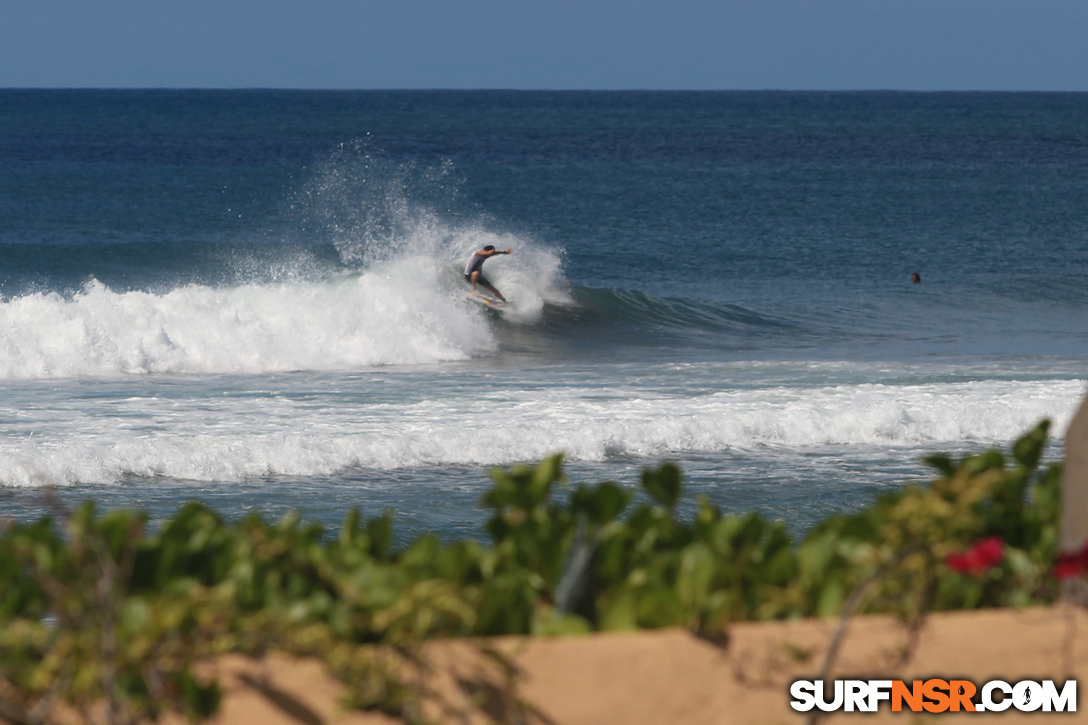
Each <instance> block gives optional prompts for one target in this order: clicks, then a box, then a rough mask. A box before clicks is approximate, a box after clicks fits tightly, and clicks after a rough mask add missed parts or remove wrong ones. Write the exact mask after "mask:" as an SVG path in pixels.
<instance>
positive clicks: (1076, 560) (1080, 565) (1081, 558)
mask: <svg viewBox="0 0 1088 725" xmlns="http://www.w3.org/2000/svg"><path fill="white" fill-rule="evenodd" d="M1086 571H1088V542H1085V543H1084V547H1083V548H1082V549H1081V550H1080V551H1063V552H1062V553H1060V554H1058V558H1057V559H1055V560H1054V576H1055V577H1057V578H1058V579H1068V578H1069V577H1073V576H1080V575H1081V574H1083V573H1084V572H1086Z"/></svg>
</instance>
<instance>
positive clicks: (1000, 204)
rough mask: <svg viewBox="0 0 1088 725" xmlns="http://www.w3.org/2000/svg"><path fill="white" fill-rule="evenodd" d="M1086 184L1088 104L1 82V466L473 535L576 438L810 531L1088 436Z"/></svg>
mask: <svg viewBox="0 0 1088 725" xmlns="http://www.w3.org/2000/svg"><path fill="white" fill-rule="evenodd" d="M1086 172H1088V94H1040V93H1032V94H989V93H969V94H958V93H932V94H931V93H921V94H919V93H770V92H768V93H739V92H738V93H732V92H727V93H687V92H684V93H671V92H645V93H643V92H615V93H612V92H608V93H598V92H532V93H522V92H498V91H481V92H458V91H438V92H424V91H412V92H393V91H391V92H298V91H290V92H287V91H284V92H277V91H45V90H42V91H35V90H27V91H19V90H0V486H4V487H6V488H5V489H2V490H6V491H7V494H6V495H7V497H8V498H7V500H8V501H9V504H8V505H9V506H10V507H11V509H12V511H14V512H15V513H16V515H31V514H33V513H35V512H38V511H40V503H39V501H38V498H39V497H38V496H37V494H36V493H35V492H37V491H39V490H40V489H41V487H42V486H43V485H49V484H52V485H56V486H60V487H62V490H63V491H65V495H67V496H70V497H72V498H79V497H87V496H90V497H95V498H99V499H100V500H102V501H104V502H109V503H110V504H111V505H112V504H117V505H141V506H148V507H150V508H152V510H153V511H155V512H157V513H160V514H161V513H162V512H165V511H167V510H169V509H171V508H173V507H174V506H176V505H177V504H178V503H180V502H181V501H183V500H185V499H186V498H187V497H191V496H198V497H204V498H207V499H208V500H213V501H215V502H216V505H217V506H219V507H220V508H221V509H222V510H223V511H224V512H225V513H227V514H228V515H235V514H238V513H240V512H241V511H244V510H246V509H248V508H251V507H254V506H259V507H261V508H264V509H267V510H269V511H271V512H278V511H282V510H284V509H286V508H291V507H297V508H301V509H302V510H303V511H304V512H305V513H306V514H307V515H309V516H313V517H316V518H318V519H320V520H324V521H329V522H332V521H336V520H339V518H340V516H341V515H342V513H343V509H344V508H346V507H347V506H349V505H353V504H355V503H360V504H362V505H364V506H367V507H369V508H374V507H383V506H392V507H393V508H395V509H396V510H397V512H398V515H399V516H400V517H401V518H402V519H403V520H404V521H405V522H406V525H407V526H409V527H416V528H417V529H434V530H438V531H440V532H444V533H452V532H460V531H463V530H467V529H470V528H471V526H472V525H474V524H475V523H476V522H478V518H479V516H478V512H476V511H475V509H474V506H473V502H474V500H475V497H476V496H477V495H478V492H479V490H480V487H481V486H482V485H484V482H485V480H486V470H487V468H488V467H489V466H491V465H498V464H503V463H507V462H512V461H517V460H534V459H536V458H539V457H541V456H543V455H546V454H548V453H549V452H553V451H564V452H566V454H567V456H568V459H569V460H570V461H571V466H572V471H574V472H575V473H577V475H578V476H580V477H583V478H588V479H593V478H601V477H615V478H618V479H620V480H621V481H622V482H625V483H632V482H633V481H634V480H635V477H636V476H637V471H638V469H639V468H641V467H642V466H645V465H652V464H653V463H655V462H656V461H658V460H660V459H662V458H672V459H676V460H679V461H680V462H681V463H682V464H683V465H684V466H685V467H686V468H687V470H688V471H689V474H690V484H691V487H692V488H693V490H696V491H699V492H703V493H706V494H707V495H709V496H711V498H712V499H714V500H715V502H717V503H719V504H721V505H723V506H725V507H726V508H729V509H733V510H747V509H751V508H760V509H762V510H765V511H766V512H768V513H769V514H771V515H775V516H781V517H783V518H786V519H787V520H788V521H790V522H791V525H795V526H799V527H803V526H804V525H807V524H808V523H810V522H811V521H813V520H815V519H816V518H818V517H820V516H822V515H826V514H827V513H828V512H831V511H837V510H845V509H849V508H852V507H856V506H858V505H862V504H863V503H864V502H865V501H867V500H871V497H872V496H873V495H874V494H875V493H876V492H878V491H879V490H881V489H882V488H883V487H886V486H893V485H898V484H899V483H900V482H901V481H903V480H904V479H907V478H911V477H919V476H924V475H925V471H924V469H923V468H922V467H921V466H920V465H919V464H918V463H917V460H918V457H919V456H921V455H923V454H925V453H927V452H932V451H934V450H954V451H966V450H971V449H973V448H976V447H979V446H984V445H994V444H1005V443H1007V442H1008V441H1009V440H1010V439H1011V438H1012V437H1014V436H1015V435H1016V434H1017V433H1019V432H1021V431H1022V430H1024V429H1025V428H1026V427H1028V426H1030V425H1031V424H1033V423H1034V422H1035V421H1036V420H1037V419H1038V418H1040V417H1043V416H1050V417H1053V418H1055V420H1056V422H1057V424H1058V425H1057V426H1056V432H1057V434H1058V435H1059V436H1060V433H1061V430H1062V425H1063V424H1064V421H1065V420H1067V418H1068V415H1069V414H1070V412H1071V410H1072V409H1073V407H1074V406H1075V404H1076V402H1077V400H1078V398H1079V396H1080V395H1081V393H1082V392H1083V389H1084V379H1085V373H1084V364H1085V360H1086V353H1088V330H1086V324H1085V320H1086V319H1088V314H1086V311H1088V286H1086V285H1085V283H1084V281H1085V279H1086V273H1088V216H1086V214H1085V209H1088V203H1086V202H1088V173H1086ZM487 243H493V244H495V245H496V246H498V247H499V248H505V247H507V246H510V247H513V248H514V249H515V253H514V254H512V255H510V256H509V257H502V258H497V259H496V260H493V261H489V262H488V267H487V269H488V274H489V276H491V277H492V279H493V280H494V281H495V282H496V284H498V286H499V287H500V288H502V289H503V290H504V292H505V294H507V296H509V297H511V298H512V299H514V300H515V302H516V306H515V309H514V310H512V311H510V312H508V313H507V314H504V315H496V314H494V313H490V312H487V311H485V310H483V309H482V308H479V307H478V306H476V305H472V304H471V303H469V302H467V301H466V300H465V298H464V292H465V287H464V283H463V282H462V281H461V279H460V275H459V270H460V267H462V266H463V264H464V259H465V257H467V255H468V254H469V253H470V252H471V251H472V250H473V249H477V248H479V247H480V246H482V245H483V244H487ZM912 272H918V273H919V274H920V275H921V277H922V280H923V281H922V283H921V284H912V283H911V282H910V274H911V273H912ZM3 501H4V499H3V498H2V497H0V505H2V504H3ZM436 502H438V504H437V508H436V507H435V506H436Z"/></svg>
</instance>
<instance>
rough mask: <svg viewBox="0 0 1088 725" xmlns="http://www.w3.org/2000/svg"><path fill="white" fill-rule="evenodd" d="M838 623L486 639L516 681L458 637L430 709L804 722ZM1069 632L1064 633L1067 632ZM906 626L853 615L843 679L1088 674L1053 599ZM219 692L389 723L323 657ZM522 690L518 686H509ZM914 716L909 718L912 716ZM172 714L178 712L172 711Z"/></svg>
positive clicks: (228, 706) (588, 720)
mask: <svg viewBox="0 0 1088 725" xmlns="http://www.w3.org/2000/svg"><path fill="white" fill-rule="evenodd" d="M836 624H837V622H836V621H835V620H797V621H784V622H770V623H742V624H736V625H733V626H732V627H730V628H729V632H728V637H727V638H726V639H723V640H722V641H718V642H711V641H707V640H703V639H700V638H697V637H695V636H694V635H692V634H691V633H690V632H688V631H687V630H682V629H667V630H658V631H645V632H638V633H615V634H612V633H606V634H594V635H588V636H578V637H563V638H523V637H507V638H500V639H497V640H494V641H492V643H491V644H492V645H493V646H494V647H495V648H496V649H497V650H498V651H501V652H503V653H504V654H505V655H506V656H507V657H508V658H509V660H508V661H509V662H511V663H512V664H513V665H514V666H515V669H516V672H515V673H513V676H514V679H515V680H516V682H517V684H516V688H515V689H514V690H512V689H511V688H510V687H509V686H508V684H507V683H509V682H510V680H509V679H507V678H506V677H505V676H504V675H503V674H502V672H501V668H500V667H498V666H497V665H496V664H495V662H494V661H493V660H492V659H490V658H487V657H482V656H481V655H480V653H479V649H477V648H476V647H474V646H473V645H472V644H470V643H469V642H466V641H450V642H438V643H432V644H431V645H429V648H428V650H427V654H426V656H427V659H428V661H429V662H430V664H431V667H432V675H431V677H429V678H428V679H427V683H426V688H427V689H428V691H429V692H430V693H431V694H430V695H429V696H428V697H427V700H426V705H425V709H424V713H423V714H424V717H425V718H427V719H428V720H429V721H432V722H439V723H493V722H512V723H513V722H524V723H537V724H540V725H544V724H547V723H555V724H557V725H558V724H562V725H581V724H583V723H584V724H585V725H591V724H598V723H624V724H626V725H657V724H659V723H690V724H692V725H703V724H705V725H711V724H720V725H747V724H749V723H750V724H752V725H757V724H758V725H774V724H775V723H782V724H783V725H786V724H789V723H802V722H805V718H806V717H807V716H806V715H803V714H801V713H796V712H794V711H793V710H791V709H790V706H789V700H790V699H791V698H790V696H789V686H790V683H792V682H793V681H794V680H796V679H814V678H815V677H816V674H817V673H818V672H819V670H820V667H821V665H822V664H823V658H824V654H825V652H826V648H827V646H828V643H829V641H830V639H831V637H832V634H833V632H834V630H835V626H836ZM1070 635H1071V636H1072V639H1070ZM910 643H911V635H910V633H909V632H908V631H907V630H906V629H905V628H904V627H903V626H902V625H901V624H899V623H897V622H896V621H895V620H893V619H892V618H890V617H885V616H866V617H858V618H856V619H855V620H854V621H853V622H852V623H851V625H850V630H849V634H848V636H847V639H846V641H845V644H844V646H843V648H842V650H841V652H840V656H839V658H838V665H837V666H836V668H835V675H836V676H837V677H859V678H863V679H872V678H887V679H902V680H911V679H915V678H920V679H926V678H930V677H939V678H943V679H951V678H958V679H968V680H971V681H972V682H974V683H976V684H978V685H980V686H981V684H982V683H984V682H986V681H988V680H991V679H1002V680H1005V681H1008V682H1013V683H1015V682H1016V681H1018V680H1022V679H1034V680H1041V679H1054V680H1056V681H1058V682H1059V683H1060V682H1064V681H1065V680H1067V679H1069V678H1071V677H1072V678H1077V679H1083V678H1084V677H1086V676H1088V613H1086V612H1085V611H1084V610H1080V609H1066V608H1063V607H1061V606H1055V607H1050V608H1033V609H1025V610H1020V611H1016V610H982V611H974V612H950V613H938V614H934V615H932V616H931V617H930V618H929V620H928V621H927V623H926V625H925V626H924V628H923V629H922V630H921V631H920V632H919V633H918V635H917V640H916V642H915V643H914V648H913V652H912V653H910V654H909V656H907V658H906V660H905V661H904V653H905V652H906V650H908V649H909V648H910ZM216 669H217V670H218V673H219V677H220V681H221V683H222V684H223V687H224V699H223V702H222V706H221V708H220V711H219V713H218V714H217V716H216V717H215V718H214V719H213V720H212V721H211V722H212V723H216V724H222V725H227V724H230V725H279V724H281V723H282V724H283V725H295V724H296V723H307V724H309V725H312V724H315V723H330V724H331V723H342V724H345V725H346V724H348V723H360V724H362V723H391V722H396V721H395V720H393V719H392V718H389V717H387V716H384V715H382V714H380V713H360V712H345V711H344V710H343V709H342V708H341V707H339V705H338V701H339V698H340V697H341V695H342V689H341V687H340V686H339V684H338V683H337V682H336V681H335V680H334V679H332V678H331V677H329V676H328V675H327V673H326V671H325V669H324V668H323V667H322V665H321V664H320V663H318V662H316V661H313V660H299V659H295V658H291V657H287V656H283V655H273V656H270V657H269V658H267V659H266V660H265V661H263V662H260V663H257V662H254V661H252V660H248V659H245V658H242V657H238V656H229V657H225V658H223V659H222V660H220V661H219V662H218V663H217V664H216ZM512 692H516V695H512V694H511V693H512ZM1081 710H1082V712H1079V713H1075V714H1072V713H1066V714H1056V713H1044V712H1035V713H1030V714H1029V713H1020V712H1016V711H1014V710H1012V711H1009V712H1005V713H999V714H994V713H950V712H946V713H942V714H939V715H933V714H927V715H926V716H924V717H923V716H918V715H914V714H912V713H906V712H904V713H898V714H896V713H892V712H890V711H889V709H888V705H887V704H886V703H885V704H884V705H883V706H882V709H881V710H880V711H879V712H877V713H874V714H869V713H851V714H846V713H837V714H836V715H834V716H831V717H828V718H827V719H825V720H823V721H822V722H828V723H836V722H842V723H846V722H857V721H865V722H874V723H883V722H904V723H905V722H937V721H945V720H948V719H951V720H954V721H959V719H968V721H969V722H973V723H980V724H981V723H988V722H1002V723H1008V722H1041V723H1042V722H1068V723H1072V722H1088V716H1085V715H1084V714H1083V708H1082V709H1081ZM912 718H913V719H912ZM166 722H169V723H175V722H177V723H180V722H182V720H181V719H168V720H166Z"/></svg>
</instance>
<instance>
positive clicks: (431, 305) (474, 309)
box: [0, 231, 562, 380]
mask: <svg viewBox="0 0 1088 725" xmlns="http://www.w3.org/2000/svg"><path fill="white" fill-rule="evenodd" d="M444 239H445V242H444V245H445V248H444V249H426V248H418V247H425V246H426V241H427V240H423V241H422V242H420V243H419V244H418V245H417V248H406V249H404V250H402V251H401V252H400V253H399V254H398V255H397V256H394V257H393V258H392V259H388V260H385V261H383V262H381V263H379V264H375V265H373V266H371V267H369V268H367V269H365V270H363V271H362V272H360V273H357V274H354V275H348V276H343V277H340V278H334V279H325V280H299V281H293V282H289V283H281V284H269V283H260V284H244V285H238V286H234V287H227V288H212V287H205V286H201V285H196V284H192V285H188V286H186V287H181V288H178V289H174V290H171V291H168V292H165V293H161V294H158V293H152V292H142V291H134V292H115V291H113V290H110V289H108V288H107V287H105V286H104V285H102V284H101V283H99V282H97V281H91V282H89V283H88V284H87V285H86V286H85V288H84V289H83V290H82V291H80V292H78V293H77V294H74V295H71V296H63V295H60V294H57V293H34V294H28V295H24V296H21V297H16V298H13V299H7V300H0V380H18V379H23V380H25V379H37V378H61V377H102V376H122V375H142V374H147V373H265V372H273V371H287V370H345V369H353V368H359V367H363V366H370V365H407V364H422V363H436V362H445V361H455V360H465V359H468V358H471V357H474V356H477V355H480V354H484V353H487V352H490V351H493V350H494V349H495V348H496V341H495V338H494V336H493V334H492V332H491V330H490V328H489V323H488V321H487V317H486V315H485V314H484V313H483V311H482V310H481V309H480V308H479V307H478V306H476V305H472V304H466V299H465V293H466V292H467V289H468V288H467V286H466V285H465V283H464V281H463V279H461V277H460V274H459V273H458V271H457V265H458V264H461V265H463V260H459V259H457V258H456V257H454V256H453V253H454V252H460V253H462V254H463V256H465V257H467V256H468V254H469V253H470V252H471V251H472V250H473V249H476V248H479V246H482V245H483V244H485V243H497V244H498V243H505V246H512V245H513V244H514V243H515V242H520V240H511V239H509V238H503V237H500V236H498V235H494V234H487V233H484V232H474V231H466V232H461V233H459V234H446V235H445V236H444ZM478 245H479V246H478ZM519 246H521V247H522V249H521V250H520V254H518V255H511V256H510V257H502V258H500V259H502V260H503V262H502V263H498V262H494V261H493V262H492V263H491V265H492V266H493V267H494V271H492V270H491V269H489V270H488V272H489V274H491V275H492V279H493V280H495V282H496V284H501V285H502V286H503V287H505V288H506V289H507V292H508V294H509V295H510V296H512V297H514V298H516V300H517V305H516V306H515V308H514V309H513V310H511V312H510V313H509V314H508V318H509V319H510V320H511V321H520V322H526V323H531V322H533V321H534V320H536V319H537V318H539V316H540V314H541V309H542V307H543V304H544V300H545V299H549V298H552V299H555V298H556V297H557V295H561V294H562V293H561V292H559V291H557V290H558V289H559V288H558V282H557V280H560V279H561V276H560V272H559V263H558V257H557V256H556V255H555V254H554V253H551V252H549V251H548V250H545V249H539V248H536V249H534V248H533V247H532V246H526V245H525V243H524V242H522V243H521V244H520V245H519ZM507 260H509V261H507ZM513 290H516V293H515V292H513Z"/></svg>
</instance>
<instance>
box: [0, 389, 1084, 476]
mask: <svg viewBox="0 0 1088 725" xmlns="http://www.w3.org/2000/svg"><path fill="white" fill-rule="evenodd" d="M421 381H423V378H422V377H421V378H420V380H419V381H416V380H412V381H399V382H398V381H395V380H390V379H384V378H383V379H380V380H378V379H375V380H371V381H370V382H366V383H365V384H357V383H355V382H353V381H352V380H351V379H350V378H346V377H343V376H335V384H334V385H333V384H330V382H329V381H328V380H324V381H323V382H322V381H317V380H315V379H312V378H310V377H309V376H305V379H304V380H302V381H301V382H298V381H296V383H295V384H297V385H301V386H303V387H304V388H305V389H306V390H311V389H312V390H313V393H312V394H306V395H299V394H298V392H297V391H296V392H295V393H291V392H290V391H283V390H280V391H273V392H268V393H267V394H261V395H252V394H250V395H206V396H203V397H200V396H195V397H185V396H182V397H181V398H178V397H149V398H139V397H137V398H124V399H117V400H113V401H112V402H109V403H105V402H101V401H98V402H96V403H95V404H93V405H92V404H89V403H86V402H77V403H72V402H70V401H69V400H68V398H66V397H65V396H64V395H59V396H58V397H57V398H56V399H55V400H54V401H53V402H52V403H50V402H49V401H48V400H43V401H42V405H41V406H40V410H37V411H32V412H27V411H26V410H25V409H17V408H16V407H12V408H9V409H7V410H5V409H4V406H3V405H0V419H7V420H9V421H15V422H17V423H18V426H19V427H18V429H16V428H15V427H14V426H9V429H8V433H7V435H6V436H5V437H3V438H0V483H2V484H5V485H14V486H36V485H40V484H43V483H53V484H61V485H63V484H69V483H75V482H102V483H110V482H116V481H119V480H121V479H122V478H124V477H126V476H132V475H138V476H164V477H168V478H172V479H182V480H192V481H209V482H210V481H242V480H252V479H258V478H261V477H266V476H299V477H308V476H322V475H333V474H337V473H338V472H342V471H344V470H346V469H350V468H353V467H365V468H376V469H395V468H404V467H416V466H445V465H492V464H505V463H508V462H510V461H515V460H527V461H531V460H535V459H539V458H541V457H543V456H546V455H548V454H551V453H553V452H557V451H563V452H565V453H566V454H567V455H568V457H570V458H571V459H574V460H581V461H604V460H609V459H613V458H615V457H617V456H623V457H633V458H636V459H646V460H653V459H657V458H661V457H666V456H683V455H684V454H691V453H695V454H698V453H715V452H729V451H734V452H738V451H751V452H755V453H760V452H762V453H769V454H772V455H774V454H775V452H776V451H778V452H779V453H785V452H791V451H792V452H798V451H813V452H827V451H834V450H843V449H849V450H850V451H852V452H854V453H856V452H857V451H859V450H881V449H883V450H889V449H891V450H894V449H933V450H937V449H941V448H957V449H962V448H963V447H964V446H968V447H977V446H978V445H991V444H992V445H1005V444H1007V443H1009V442H1010V441H1011V440H1012V439H1013V438H1015V437H1016V436H1017V435H1019V434H1021V433H1023V432H1024V431H1026V430H1027V429H1028V428H1030V427H1031V426H1033V425H1034V424H1035V423H1036V422H1038V420H1039V419H1041V418H1043V417H1050V418H1052V419H1053V420H1054V423H1055V425H1054V429H1053V430H1054V432H1055V433H1056V434H1057V435H1059V436H1060V435H1061V433H1062V432H1063V431H1064V428H1065V426H1066V425H1067V423H1068V420H1069V418H1070V416H1071V413H1072V411H1073V409H1074V407H1075V405H1076V404H1077V401H1078V400H1079V398H1080V396H1081V395H1082V394H1083V392H1084V382H1083V381H1080V380H1062V381H1006V380H1002V381H997V380H988V381H987V380H984V381H976V382H966V383H931V384H908V385H885V384H862V385H845V384H843V385H829V386H821V387H806V386H782V387H775V388H737V389H729V390H720V391H718V392H711V393H706V392H696V391H695V390H694V389H693V390H689V391H687V392H685V391H683V390H673V391H671V392H662V388H661V387H660V386H654V385H644V384H642V383H641V382H639V381H638V380H634V379H628V380H626V381H619V380H617V381H616V385H614V386H613V387H611V388H609V389H602V388H601V387H597V386H593V387H590V386H580V385H577V384H559V383H558V382H557V381H556V380H554V379H553V380H551V382H550V383H549V384H546V385H542V386H540V385H532V384H530V385H525V384H519V385H515V384H513V381H506V382H505V383H504V382H503V381H502V380H501V379H497V378H494V377H488V376H485V375H482V374H479V373H477V377H466V379H465V380H463V381H457V384H456V385H453V386H452V387H451V386H450V382H449V381H445V382H442V381H436V380H433V379H432V380H430V381H429V382H426V381H423V382H421ZM518 382H519V383H523V382H524V381H518ZM530 382H531V381H530ZM281 383H282V381H281ZM391 385H392V386H399V387H398V389H397V391H396V392H389V393H385V394H383V392H382V391H383V390H384V389H385V388H386V387H388V386H391ZM353 386H354V387H353ZM20 431H23V432H24V433H25V432H26V431H33V432H34V435H29V434H21V433H20Z"/></svg>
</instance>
